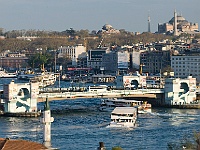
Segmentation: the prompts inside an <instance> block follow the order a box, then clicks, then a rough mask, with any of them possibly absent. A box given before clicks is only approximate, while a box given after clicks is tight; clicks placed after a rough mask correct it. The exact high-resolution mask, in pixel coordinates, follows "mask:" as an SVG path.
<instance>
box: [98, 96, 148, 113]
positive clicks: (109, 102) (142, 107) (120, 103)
mask: <svg viewBox="0 0 200 150" xmlns="http://www.w3.org/2000/svg"><path fill="white" fill-rule="evenodd" d="M115 107H136V108H137V109H138V113H139V114H142V113H150V112H151V104H149V103H147V102H143V101H138V100H126V99H117V98H108V99H102V100H101V105H100V107H99V110H100V111H112V110H113V109H114V108H115Z"/></svg>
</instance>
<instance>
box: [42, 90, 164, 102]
mask: <svg viewBox="0 0 200 150" xmlns="http://www.w3.org/2000/svg"><path fill="white" fill-rule="evenodd" d="M163 94H164V89H137V90H109V91H108V90H107V91H103V92H100V91H99V92H98V91H92V92H91V91H82V92H75V91H68V89H67V88H66V89H65V88H62V89H61V90H60V88H45V90H41V91H40V94H39V96H38V102H41V101H44V100H45V98H46V97H48V99H49V100H64V99H75V98H111V97H118V98H119V97H120V98H129V97H131V98H133V97H134V98H136V97H137V98H156V99H157V98H161V97H162V95H163Z"/></svg>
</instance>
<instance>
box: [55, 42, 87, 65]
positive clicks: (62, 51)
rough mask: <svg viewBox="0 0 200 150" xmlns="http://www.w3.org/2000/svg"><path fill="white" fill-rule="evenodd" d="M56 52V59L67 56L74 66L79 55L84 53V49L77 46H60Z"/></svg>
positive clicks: (80, 45) (79, 45) (81, 46)
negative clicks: (57, 52)
mask: <svg viewBox="0 0 200 150" xmlns="http://www.w3.org/2000/svg"><path fill="white" fill-rule="evenodd" d="M58 50H59V54H58V58H59V57H64V56H67V57H68V58H70V59H71V60H72V65H73V66H76V65H77V59H78V57H79V55H81V54H82V53H85V52H86V47H85V46H83V45H82V44H78V45H76V46H61V47H60V48H59V49H58Z"/></svg>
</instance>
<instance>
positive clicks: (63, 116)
mask: <svg viewBox="0 0 200 150" xmlns="http://www.w3.org/2000/svg"><path fill="white" fill-rule="evenodd" d="M99 104H100V99H76V100H62V101H51V102H50V107H51V110H52V116H53V117H54V122H53V123H52V126H51V127H52V135H51V137H52V147H53V148H58V149H60V150H80V149H83V150H96V149H97V147H98V146H99V142H104V145H105V146H106V148H107V150H111V149H112V147H114V146H120V147H122V148H123V150H167V144H168V143H173V144H174V143H179V142H182V141H183V140H184V139H185V138H189V139H190V140H191V141H192V140H193V139H194V132H199V126H200V110H199V109H166V108H153V109H152V113H151V114H139V115H138V120H137V127H136V128H134V129H132V130H130V129H114V128H106V126H107V125H108V124H109V121H110V113H109V112H100V111H98V106H99ZM42 108H43V103H38V109H42ZM0 127H1V128H0V137H3V138H6V137H9V138H11V139H24V140H32V141H35V142H39V143H42V140H43V131H42V127H43V126H42V124H41V123H40V122H39V118H14V117H7V118H5V117H0Z"/></svg>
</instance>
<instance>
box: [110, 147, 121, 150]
mask: <svg viewBox="0 0 200 150" xmlns="http://www.w3.org/2000/svg"><path fill="white" fill-rule="evenodd" d="M112 150H123V149H122V148H121V147H119V146H115V147H113V148H112Z"/></svg>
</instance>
